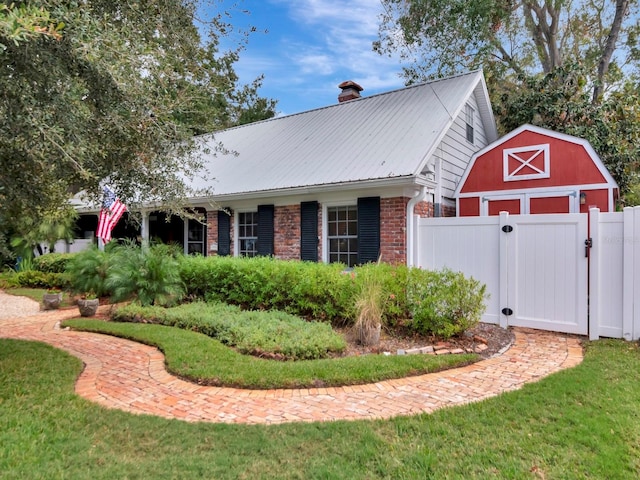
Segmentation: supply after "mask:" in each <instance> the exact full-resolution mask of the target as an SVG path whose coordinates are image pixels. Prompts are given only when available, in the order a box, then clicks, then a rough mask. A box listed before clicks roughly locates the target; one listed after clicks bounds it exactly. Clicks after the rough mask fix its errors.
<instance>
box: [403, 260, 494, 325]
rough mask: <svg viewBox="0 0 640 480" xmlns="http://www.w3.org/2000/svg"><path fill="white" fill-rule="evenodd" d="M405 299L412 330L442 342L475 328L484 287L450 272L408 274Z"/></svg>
mask: <svg viewBox="0 0 640 480" xmlns="http://www.w3.org/2000/svg"><path fill="white" fill-rule="evenodd" d="M408 278H409V283H408V286H407V290H408V291H407V299H408V304H409V309H410V312H411V315H412V320H411V328H413V329H414V330H415V331H417V332H419V333H421V334H435V335H438V336H442V337H445V338H449V337H451V336H454V335H458V334H460V333H462V332H464V331H465V330H467V329H469V328H471V327H473V326H475V325H477V324H478V322H479V321H480V318H481V317H482V314H483V313H484V311H485V309H486V306H485V303H484V301H485V299H486V298H487V294H486V286H485V285H483V284H481V283H480V282H479V281H478V280H475V279H473V278H467V277H465V276H464V275H463V274H462V273H459V272H453V271H451V270H442V271H429V270H420V269H418V268H413V269H411V270H410V271H409V277H408Z"/></svg>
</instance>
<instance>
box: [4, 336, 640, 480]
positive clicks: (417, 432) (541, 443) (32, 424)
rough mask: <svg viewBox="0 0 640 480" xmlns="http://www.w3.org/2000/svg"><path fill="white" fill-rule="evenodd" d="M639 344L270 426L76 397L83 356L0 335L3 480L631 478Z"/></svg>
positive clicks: (638, 445)
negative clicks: (444, 396)
mask: <svg viewBox="0 0 640 480" xmlns="http://www.w3.org/2000/svg"><path fill="white" fill-rule="evenodd" d="M637 346H638V345H637V343H625V342H623V341H600V342H596V343H594V344H591V345H590V346H589V347H588V349H587V351H586V356H585V360H584V362H583V363H582V364H581V365H579V366H578V367H576V368H573V369H570V370H565V371H562V372H560V373H558V374H555V375H552V376H551V377H548V378H546V379H544V380H542V381H540V382H537V383H533V384H530V385H527V386H526V387H525V388H523V389H522V390H519V391H517V392H511V393H508V394H504V395H502V396H500V397H497V398H494V399H490V400H487V401H484V402H481V403H477V404H473V405H468V406H464V407H455V408H450V409H446V410H442V411H438V412H436V413H434V414H432V415H419V416H415V417H408V418H399V419H394V420H389V421H359V422H335V423H321V424H289V425H282V426H270V427H269V426H231V425H215V424H204V423H201V424H188V423H184V422H180V421H169V420H163V419H159V418H154V417H147V416H136V415H130V414H126V413H123V412H119V411H115V410H106V409H103V408H101V407H98V406H96V405H93V404H91V403H90V402H88V401H85V400H83V399H81V398H79V397H76V396H75V395H74V393H73V384H74V381H75V379H76V378H77V376H78V374H79V372H80V371H81V369H82V364H81V362H80V361H79V360H78V359H75V358H73V357H71V356H69V355H67V354H66V353H64V352H61V351H59V350H56V349H54V348H52V347H49V346H47V345H43V344H39V343H32V342H25V341H15V340H4V339H0V478H2V479H21V480H22V479H27V478H28V479H39V478H46V479H59V478H60V479H62V478H65V479H85V478H86V479H91V480H97V479H110V480H111V479H114V478H118V479H124V478H128V479H147V478H149V479H158V478H160V479H163V478H177V479H178V478H179V479H186V478H189V479H191V478H207V479H225V478H229V479H245V478H246V479H256V478H258V479H259V478H278V479H298V478H299V479H332V478H336V479H343V478H344V479H376V478H389V479H413V478H415V479H424V478H437V479H441V478H444V479H446V478H456V479H458V478H460V479H469V478H478V479H487V478H522V479H532V478H546V479H558V478H566V479H573V478H585V479H586V478H590V479H593V478H597V479H617V478H619V479H624V478H629V479H635V478H638V476H639V475H640V408H639V407H640V373H639V372H640V352H639V351H638V348H637Z"/></svg>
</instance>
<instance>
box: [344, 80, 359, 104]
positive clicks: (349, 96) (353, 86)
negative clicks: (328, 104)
mask: <svg viewBox="0 0 640 480" xmlns="http://www.w3.org/2000/svg"><path fill="white" fill-rule="evenodd" d="M338 88H341V89H342V92H340V95H338V102H340V103H342V102H346V101H347V100H354V99H356V98H360V92H361V91H362V90H364V88H362V87H361V86H360V85H358V84H357V83H356V82H354V81H352V80H347V81H346V82H342V83H341V84H340V85H338Z"/></svg>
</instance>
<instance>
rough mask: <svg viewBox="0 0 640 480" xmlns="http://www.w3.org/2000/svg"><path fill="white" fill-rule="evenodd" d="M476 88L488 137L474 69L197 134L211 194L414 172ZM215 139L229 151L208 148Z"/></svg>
mask: <svg viewBox="0 0 640 480" xmlns="http://www.w3.org/2000/svg"><path fill="white" fill-rule="evenodd" d="M473 95H475V98H476V102H477V105H478V111H479V114H480V116H481V118H482V122H483V124H484V125H483V127H484V129H485V131H486V135H487V138H488V141H490V142H492V141H494V140H495V139H496V138H497V131H496V124H495V120H494V117H493V112H492V110H491V105H490V101H489V97H488V94H487V89H486V84H485V81H484V76H483V74H482V72H481V71H474V72H471V73H466V74H462V75H457V76H453V77H449V78H445V79H439V80H434V81H431V82H427V83H423V84H419V85H413V86H410V87H406V88H402V89H399V90H395V91H391V92H387V93H381V94H377V95H372V96H369V97H361V98H356V99H353V100H349V101H345V102H341V103H336V104H334V105H330V106H327V107H323V108H318V109H315V110H310V111H306V112H302V113H298V114H293V115H288V116H283V117H276V118H272V119H269V120H264V121H261V122H256V123H252V124H248V125H243V126H239V127H235V128H231V129H228V130H223V131H220V132H216V133H214V134H208V135H203V136H201V137H200V138H199V140H200V141H201V142H202V144H203V145H205V146H207V147H209V148H210V149H211V152H209V153H202V154H201V155H202V158H203V160H204V163H205V165H206V168H207V170H208V171H209V175H210V176H211V177H213V180H205V179H203V178H196V179H195V180H194V181H193V182H192V186H193V187H194V188H196V189H201V188H207V187H208V188H212V190H213V197H214V198H217V197H225V196H228V197H233V196H237V195H242V194H247V193H250V192H255V193H257V192H284V191H290V190H291V189H293V190H295V189H306V190H307V191H310V190H313V189H314V188H323V187H324V188H326V187H327V186H332V185H340V184H354V183H355V184H367V183H371V182H383V183H384V182H394V181H395V182H397V181H399V180H400V181H403V180H404V181H411V180H413V179H416V178H417V177H419V176H420V172H421V171H422V170H423V168H424V166H425V164H426V162H427V161H428V160H429V158H430V157H431V155H432V154H433V153H434V151H435V149H436V148H437V147H438V145H439V143H440V141H441V140H442V138H443V137H444V135H445V134H446V133H447V130H448V129H449V127H450V126H451V125H452V123H453V122H454V120H455V119H456V117H457V116H458V114H459V113H460V112H461V110H462V109H463V108H464V105H465V103H466V102H467V101H468V100H469V98H470V97H471V96H473ZM217 143H221V144H222V145H223V146H224V148H225V149H226V150H228V151H229V153H227V154H225V153H220V152H216V153H213V147H214V146H215V145H216V144H217Z"/></svg>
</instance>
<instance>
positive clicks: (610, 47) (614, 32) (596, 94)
mask: <svg viewBox="0 0 640 480" xmlns="http://www.w3.org/2000/svg"><path fill="white" fill-rule="evenodd" d="M628 9H629V0H616V14H615V17H614V18H613V23H612V25H611V30H610V31H609V35H608V36H607V42H606V43H605V47H604V50H603V52H602V56H601V57H600V61H599V62H598V76H597V78H596V85H595V87H594V88H593V98H592V99H591V103H592V104H594V105H595V104H597V103H599V102H600V97H601V96H602V92H603V90H604V87H603V86H604V77H605V76H606V75H607V72H608V71H609V65H610V64H611V57H612V56H613V52H614V50H615V48H616V42H617V41H618V37H619V35H620V30H621V28H622V21H623V20H624V17H625V15H626V14H627V11H628Z"/></svg>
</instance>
